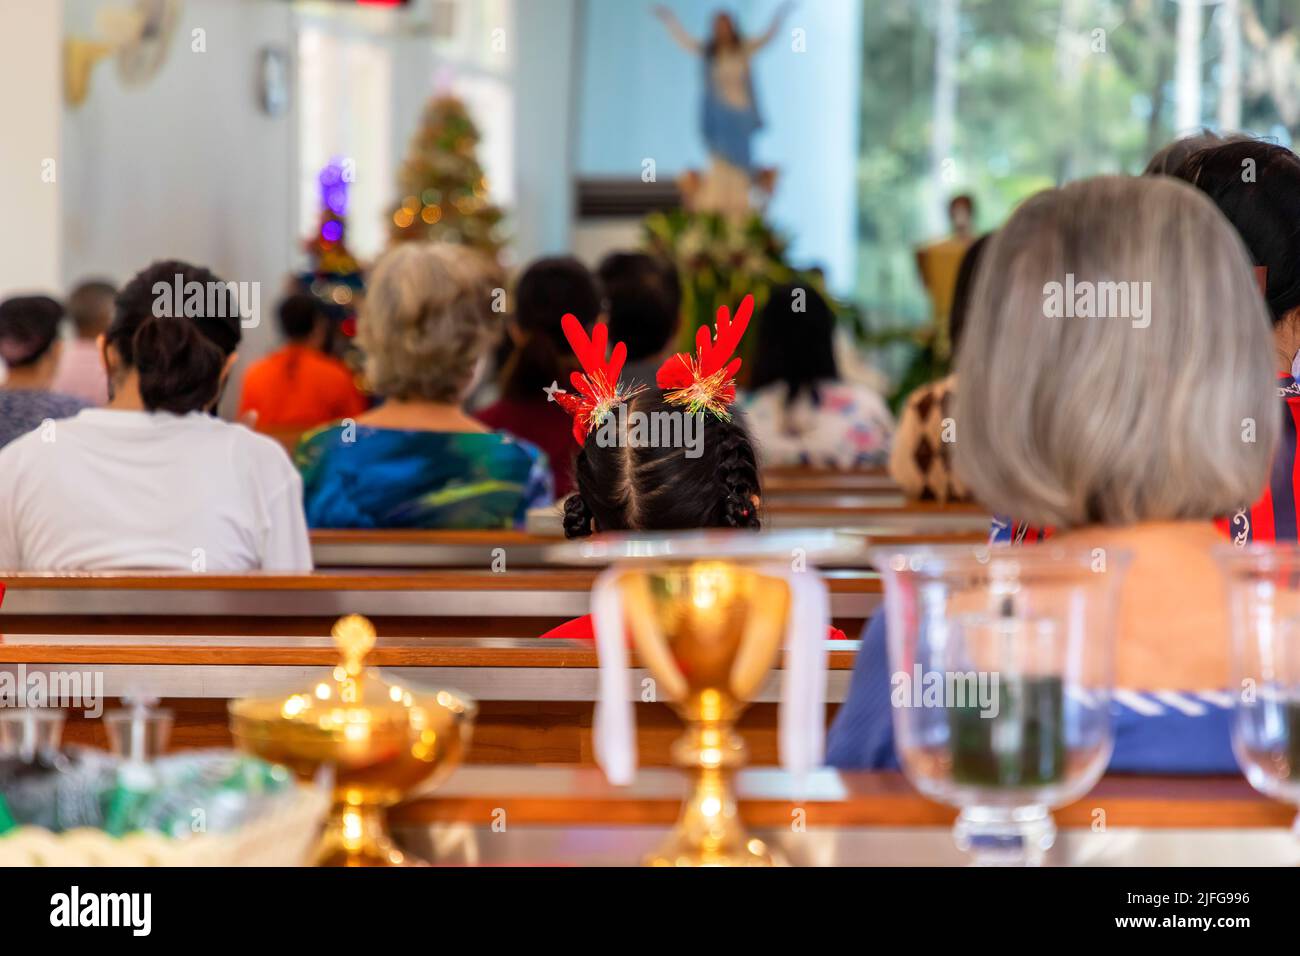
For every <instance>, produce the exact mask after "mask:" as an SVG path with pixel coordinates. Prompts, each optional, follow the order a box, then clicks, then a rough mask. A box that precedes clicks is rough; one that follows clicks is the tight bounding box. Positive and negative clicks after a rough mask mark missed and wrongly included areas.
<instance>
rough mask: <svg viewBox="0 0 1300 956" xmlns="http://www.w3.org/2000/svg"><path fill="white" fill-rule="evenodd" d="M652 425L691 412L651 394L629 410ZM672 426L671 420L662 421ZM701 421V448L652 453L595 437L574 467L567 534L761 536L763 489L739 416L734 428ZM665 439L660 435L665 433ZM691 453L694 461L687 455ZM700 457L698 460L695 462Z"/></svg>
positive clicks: (668, 447) (710, 418)
mask: <svg viewBox="0 0 1300 956" xmlns="http://www.w3.org/2000/svg"><path fill="white" fill-rule="evenodd" d="M638 412H639V413H642V414H644V415H646V416H647V418H648V419H649V418H652V417H653V416H656V415H661V414H663V413H673V416H674V419H676V420H677V421H679V422H681V421H683V420H684V418H685V416H686V411H685V409H683V408H682V407H681V406H680V405H669V404H668V403H666V402H665V401H664V400H663V396H662V395H661V394H660V392H659V391H658V390H657V389H653V388H651V389H647V390H646V391H644V392H641V393H640V394H638V395H637V396H635V397H634V398H633V399H632V400H631V401H629V402H628V405H627V413H628V416H629V420H630V418H631V415H632V414H633V413H638ZM661 421H665V422H666V421H671V419H661ZM696 421H697V422H698V423H699V424H698V425H692V427H693V428H698V429H699V430H698V431H697V432H694V433H693V434H694V435H695V436H696V439H697V441H698V444H697V445H695V446H694V447H691V448H688V447H685V446H684V444H683V443H682V442H677V443H674V444H661V445H660V447H651V446H647V445H644V444H641V445H632V444H630V443H628V442H619V443H615V444H605V443H602V435H601V432H600V431H599V429H593V430H592V431H591V433H590V434H589V435H588V436H587V441H586V444H585V445H584V446H583V449H582V451H581V452H580V453H579V454H578V457H577V460H576V462H575V463H574V469H573V473H574V479H575V482H576V484H577V491H575V492H574V493H573V494H572V495H571V496H570V497H569V498H568V499H567V500H566V501H565V503H564V534H565V537H568V538H579V537H585V536H586V535H589V534H591V533H592V532H593V531H674V530H679V531H687V530H693V529H697V528H755V529H757V528H759V527H761V520H760V516H759V502H760V500H761V498H762V489H761V488H760V486H759V479H758V461H757V457H756V456H755V454H754V445H753V442H752V440H751V439H750V437H749V432H748V431H747V430H746V428H745V424H744V421H743V418H742V416H741V415H740V413H739V411H738V410H736V409H733V410H732V417H731V420H730V421H723V420H721V419H719V418H717V417H715V416H714V415H712V414H709V413H707V412H705V413H702V414H701V415H700V416H699V417H698V418H697V419H696ZM661 434H662V432H661ZM688 452H689V454H688ZM692 456H694V457H692Z"/></svg>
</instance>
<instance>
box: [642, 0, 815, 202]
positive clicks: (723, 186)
mask: <svg viewBox="0 0 1300 956" xmlns="http://www.w3.org/2000/svg"><path fill="white" fill-rule="evenodd" d="M792 6H793V4H792V3H786V4H783V5H782V6H781V7H780V8H779V9H778V10H777V12H776V15H775V16H774V17H773V18H772V22H771V24H770V25H769V26H768V28H767V30H766V31H764V32H763V33H762V34H761V35H759V36H757V37H753V38H747V37H744V36H742V35H741V33H740V30H739V29H738V27H737V26H736V21H735V19H734V18H733V17H732V16H731V14H730V13H727V12H725V11H719V12H718V13H716V14H714V17H713V31H712V35H711V36H710V37H709V38H708V39H707V40H697V39H696V38H695V37H693V36H691V35H690V34H689V33H687V32H686V30H685V28H684V27H683V26H682V25H681V22H680V21H679V20H678V19H677V17H676V16H675V15H674V14H673V12H672V11H671V10H669V9H668V8H667V7H663V6H660V7H656V8H655V15H656V16H658V17H659V19H660V20H662V21H663V22H664V24H665V25H666V26H667V27H668V31H669V33H671V34H672V37H673V39H674V40H676V41H677V43H678V45H679V46H681V47H682V48H683V49H685V50H687V51H689V52H691V53H694V54H696V55H697V56H701V58H702V61H703V65H704V100H703V104H702V108H701V110H700V127H701V131H702V132H703V134H704V143H705V145H706V146H707V147H708V150H709V155H710V157H711V160H712V164H713V166H712V169H711V170H710V171H709V176H708V177H707V178H706V180H705V181H704V183H703V184H702V185H701V187H700V188H701V195H700V196H698V197H696V202H695V203H694V204H693V205H695V206H696V207H698V208H709V209H712V210H714V211H724V212H727V211H736V210H734V209H733V208H732V207H734V206H735V205H736V204H737V203H738V204H739V205H740V206H741V210H740V211H743V210H745V209H748V205H749V201H748V194H749V188H750V185H751V183H753V182H754V181H755V180H756V179H758V178H760V175H761V173H762V171H761V170H759V169H758V168H757V167H755V165H754V160H753V151H752V146H751V144H752V141H753V137H754V134H755V133H756V132H758V130H759V129H760V128H761V127H762V125H763V118H762V114H761V113H760V112H759V108H758V101H757V98H756V97H755V94H754V80H753V75H752V73H751V70H750V59H751V57H752V56H753V55H754V54H755V53H757V52H758V51H759V50H761V49H762V48H763V47H764V46H766V45H767V44H768V43H770V42H771V41H772V39H773V38H774V37H775V36H776V34H777V32H778V31H779V30H780V29H781V22H782V21H783V20H784V19H785V16H786V14H787V13H788V11H789V10H790V8H791V7H792Z"/></svg>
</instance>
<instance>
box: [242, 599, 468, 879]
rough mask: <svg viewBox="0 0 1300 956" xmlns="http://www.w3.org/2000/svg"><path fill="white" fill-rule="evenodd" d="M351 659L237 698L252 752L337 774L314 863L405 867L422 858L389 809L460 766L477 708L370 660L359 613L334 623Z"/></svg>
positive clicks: (308, 773) (245, 742) (304, 771)
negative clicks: (276, 693)
mask: <svg viewBox="0 0 1300 956" xmlns="http://www.w3.org/2000/svg"><path fill="white" fill-rule="evenodd" d="M333 637H334V643H335V645H336V646H337V647H338V649H339V653H340V656H341V658H342V660H341V661H340V663H339V664H338V666H336V667H335V668H334V671H333V673H332V674H331V675H330V676H329V678H328V679H324V680H321V681H320V682H319V683H317V684H316V685H315V686H314V687H311V688H307V689H305V690H303V691H302V692H301V693H297V694H291V695H290V696H288V697H284V698H264V699H246V700H237V701H232V702H231V704H230V729H231V731H232V733H233V734H234V738H235V742H236V744H237V745H238V746H239V747H240V748H241V749H243V750H245V751H247V752H249V753H252V754H255V755H257V756H259V757H262V758H263V759H265V760H270V761H273V762H275V763H279V764H284V765H285V766H286V767H289V768H290V769H291V770H293V771H294V772H295V773H297V774H298V775H299V776H300V777H303V778H306V779H310V778H312V777H313V776H314V775H315V774H316V772H317V771H318V770H319V769H320V768H322V767H330V768H332V770H333V773H334V802H333V807H332V808H331V810H330V815H329V818H328V820H327V822H326V825H325V832H324V834H323V835H322V837H321V840H320V843H319V845H318V846H317V849H316V853H315V856H314V859H313V861H312V862H313V863H314V864H315V865H317V866H400V865H403V864H407V863H411V862H414V861H412V860H410V859H408V858H407V857H406V856H405V855H404V854H403V853H402V851H401V850H399V849H398V848H397V847H396V846H395V845H394V843H393V841H392V839H391V838H390V836H389V834H388V830H387V827H386V826H385V823H384V810H385V808H387V807H389V806H392V805H393V804H395V803H397V802H398V801H399V800H401V799H402V797H403V796H405V795H406V794H407V793H409V792H410V791H411V790H413V789H414V788H416V787H417V786H421V785H424V786H423V787H422V789H428V788H430V787H433V786H436V785H437V784H438V783H440V782H442V780H444V779H445V778H446V777H447V776H449V775H450V774H451V772H452V771H453V770H454V769H455V768H456V767H457V766H458V765H459V764H460V762H461V759H462V758H463V757H464V754H465V750H466V748H467V747H468V745H469V739H470V732H471V730H472V727H473V723H474V716H475V713H476V711H477V707H476V706H475V704H474V703H473V702H472V701H470V700H468V699H467V698H465V697H463V696H461V695H458V694H454V693H452V692H450V691H446V690H440V691H436V692H432V693H428V694H425V693H415V692H412V691H410V690H407V689H406V688H403V687H400V686H398V685H395V684H390V683H388V682H387V681H385V680H383V679H382V678H381V677H379V676H378V675H377V674H375V673H373V672H372V671H370V670H368V669H367V668H366V666H365V657H366V655H367V654H369V653H370V649H371V648H372V647H374V645H375V629H374V627H373V625H371V623H370V621H368V620H366V619H365V618H364V617H361V616H359V615H355V614H354V615H351V616H349V617H344V618H341V619H340V620H339V621H338V622H337V623H336V624H335V625H334V629H333Z"/></svg>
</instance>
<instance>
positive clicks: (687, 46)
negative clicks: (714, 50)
mask: <svg viewBox="0 0 1300 956" xmlns="http://www.w3.org/2000/svg"><path fill="white" fill-rule="evenodd" d="M655 16H656V17H658V18H659V19H660V20H662V21H663V24H664V26H666V27H667V28H668V33H669V34H670V35H671V36H672V38H673V39H674V40H676V41H677V45H678V46H679V47H681V48H682V49H683V50H685V51H686V52H687V53H699V52H700V41H699V40H697V39H695V37H693V36H691V35H690V34H689V33H687V32H686V28H685V27H683V26H682V23H681V21H680V20H678V19H677V15H676V14H675V13H673V12H672V11H671V10H669V9H668V8H667V7H665V6H663V5H662V4H661V5H660V6H657V7H655Z"/></svg>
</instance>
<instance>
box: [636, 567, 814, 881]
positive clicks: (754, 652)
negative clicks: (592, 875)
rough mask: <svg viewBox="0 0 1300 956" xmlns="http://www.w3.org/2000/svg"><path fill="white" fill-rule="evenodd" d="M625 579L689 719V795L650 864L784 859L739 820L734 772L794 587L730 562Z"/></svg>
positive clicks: (644, 636)
mask: <svg viewBox="0 0 1300 956" xmlns="http://www.w3.org/2000/svg"><path fill="white" fill-rule="evenodd" d="M617 586H618V588H619V589H620V591H621V594H622V599H623V608H624V615H625V619H626V624H627V628H628V630H629V631H630V632H631V637H632V642H633V644H634V645H635V647H636V651H637V655H638V656H639V657H640V659H641V663H642V664H643V665H644V666H645V667H646V668H647V669H648V670H649V671H650V673H651V675H652V676H653V677H654V679H655V681H656V683H657V685H658V686H657V688H656V694H657V696H659V697H660V698H664V697H666V698H667V699H668V700H669V702H670V703H671V704H672V706H673V708H674V709H675V710H676V711H677V713H678V714H679V715H681V717H682V719H683V720H684V721H685V722H686V734H685V736H683V737H681V738H680V739H679V740H677V741H676V742H675V743H674V744H673V747H672V757H673V762H674V763H675V764H676V765H677V766H679V767H682V768H684V769H685V770H687V771H689V772H690V774H691V777H692V785H691V792H690V795H689V796H688V797H687V798H686V802H685V803H684V804H683V806H682V812H681V815H680V816H679V817H678V820H677V825H676V826H675V827H674V828H673V832H672V833H671V834H670V835H669V837H668V839H667V840H666V841H665V842H664V844H663V845H662V846H661V847H660V848H659V849H658V850H657V851H656V852H655V853H653V854H651V856H650V857H649V858H647V860H646V863H647V864H649V865H651V866H772V865H775V864H779V863H782V862H783V861H782V860H781V859H780V858H779V857H778V855H777V854H776V853H774V852H773V851H772V850H771V849H769V848H768V847H767V846H766V845H765V844H764V843H763V842H762V841H761V840H758V839H756V838H754V837H752V836H750V835H749V834H748V833H747V832H746V830H745V828H744V826H743V825H742V824H741V821H740V816H739V814H738V813H737V810H736V797H735V794H734V792H733V790H732V776H733V775H734V774H735V772H736V771H737V770H738V769H739V768H740V767H742V766H744V764H745V758H746V748H745V742H744V740H742V739H741V738H740V736H739V735H738V734H737V733H736V731H735V723H736V720H737V719H738V718H739V717H740V714H741V712H742V711H743V710H744V709H745V707H746V706H747V705H748V703H749V701H750V699H751V698H752V697H753V695H754V694H755V692H757V690H758V688H759V685H760V684H761V683H762V681H763V678H764V677H765V676H766V675H767V673H768V671H770V670H771V669H772V666H773V664H774V663H775V662H776V659H777V656H778V655H779V654H780V652H781V644H782V640H783V638H784V636H785V632H786V617H787V615H788V614H789V609H790V591H789V586H788V585H787V583H786V582H785V581H784V580H783V579H782V578H779V577H772V576H769V575H766V574H763V573H762V572H761V571H759V570H756V569H754V568H750V567H746V566H744V565H743V564H738V563H734V562H730V561H721V560H700V561H689V562H681V563H666V564H661V565H657V566H648V567H644V568H630V569H628V570H626V571H624V572H622V573H621V574H620V576H619V578H618V581H617Z"/></svg>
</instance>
